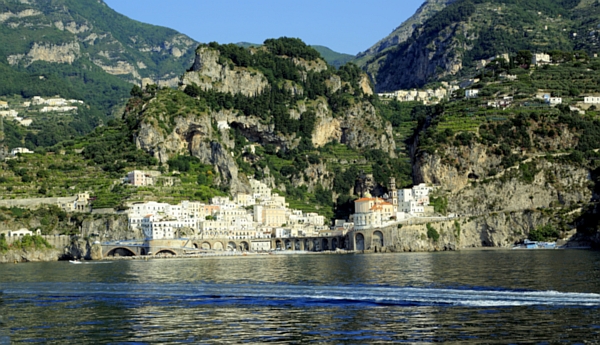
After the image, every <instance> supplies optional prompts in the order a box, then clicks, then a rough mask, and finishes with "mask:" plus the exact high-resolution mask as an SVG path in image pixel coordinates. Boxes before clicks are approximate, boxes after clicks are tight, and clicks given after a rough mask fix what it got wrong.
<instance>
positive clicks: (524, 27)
mask: <svg viewBox="0 0 600 345" xmlns="http://www.w3.org/2000/svg"><path fill="white" fill-rule="evenodd" d="M550 3H551V4H550ZM578 3H579V6H577V5H578ZM530 5H531V4H529V3H523V2H511V3H500V2H497V1H491V0H484V1H473V2H471V1H443V0H442V1H427V2H426V3H425V4H424V5H423V6H422V7H421V8H420V9H419V11H417V13H416V14H415V15H414V16H413V17H412V18H410V19H409V20H407V21H406V22H405V23H404V24H402V25H401V26H400V27H399V28H398V29H397V30H395V31H394V32H393V33H392V34H391V35H390V36H388V37H386V38H385V39H383V40H382V41H380V42H378V43H377V44H376V45H375V46H373V47H372V48H370V49H369V50H368V51H366V52H365V53H363V54H362V55H359V57H358V63H359V64H360V65H361V66H364V68H365V69H366V70H367V71H368V73H369V75H370V76H371V77H372V79H373V80H374V82H375V85H376V89H377V91H378V92H386V91H395V90H399V89H409V88H414V87H421V86H423V85H425V84H427V83H430V82H433V81H437V80H439V79H440V78H444V77H448V76H455V75H456V76H459V77H460V76H467V75H470V74H472V73H474V71H475V69H476V65H477V62H478V61H481V60H485V59H490V58H492V57H495V56H498V55H500V54H505V53H509V54H514V53H516V52H517V51H519V50H525V49H526V50H531V51H546V52H547V51H552V50H555V49H558V50H563V51H573V50H577V49H582V47H585V49H586V50H588V51H593V49H594V48H592V47H594V46H595V45H596V44H597V42H596V38H595V36H594V35H593V33H592V32H593V31H592V30H594V29H593V28H592V27H591V26H589V25H588V24H587V23H589V22H593V21H595V20H596V16H597V8H596V7H595V5H594V4H593V3H592V2H587V1H576V2H569V3H567V2H563V3H560V4H555V3H552V2H548V6H544V5H541V6H530ZM550 6H553V8H549V7H550ZM576 6H577V7H576ZM584 23H586V24H584ZM533 28H543V29H540V31H539V32H538V31H536V30H537V29H535V30H534V29H533ZM574 32H586V33H590V34H586V35H581V34H578V35H573V33H574ZM517 33H521V34H517ZM508 37H510V39H508Z"/></svg>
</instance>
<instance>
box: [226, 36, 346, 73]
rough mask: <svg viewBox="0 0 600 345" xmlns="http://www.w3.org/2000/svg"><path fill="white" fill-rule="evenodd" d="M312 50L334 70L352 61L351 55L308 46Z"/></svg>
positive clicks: (256, 45) (249, 44) (245, 46)
mask: <svg viewBox="0 0 600 345" xmlns="http://www.w3.org/2000/svg"><path fill="white" fill-rule="evenodd" d="M236 45H237V46H240V47H242V48H250V47H260V46H261V45H262V44H256V43H249V42H238V43H236ZM310 47H311V48H313V49H314V50H316V51H318V52H319V54H321V57H322V58H323V60H325V61H326V62H327V63H328V64H330V65H332V66H333V67H335V68H340V66H342V65H345V64H346V63H347V62H350V61H352V60H353V59H354V56H353V55H350V54H344V53H338V52H336V51H333V50H331V49H330V48H327V47H325V46H319V45H313V46H310Z"/></svg>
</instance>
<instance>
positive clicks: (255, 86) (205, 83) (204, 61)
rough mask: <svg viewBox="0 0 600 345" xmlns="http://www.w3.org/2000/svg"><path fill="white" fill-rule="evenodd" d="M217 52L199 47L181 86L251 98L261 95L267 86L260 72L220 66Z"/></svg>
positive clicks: (225, 65)
mask: <svg viewBox="0 0 600 345" xmlns="http://www.w3.org/2000/svg"><path fill="white" fill-rule="evenodd" d="M220 55H221V54H220V53H219V51H217V50H215V49H211V48H209V47H199V48H198V49H197V50H196V58H195V60H194V65H193V66H192V68H191V70H190V71H189V72H186V73H185V74H184V75H183V78H182V80H181V82H182V84H183V85H192V84H196V85H197V86H199V87H201V88H202V89H204V90H213V89H214V90H216V91H219V92H225V93H231V94H238V93H239V94H242V95H244V96H248V97H252V96H256V95H258V94H260V93H262V92H263V91H264V90H265V88H266V87H267V86H268V85H269V83H268V82H267V78H266V77H265V76H264V75H263V74H262V73H260V72H258V71H255V70H252V71H251V70H249V69H247V68H243V67H237V66H233V65H229V64H220V63H219V57H220Z"/></svg>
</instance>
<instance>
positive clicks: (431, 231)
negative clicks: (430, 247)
mask: <svg viewBox="0 0 600 345" xmlns="http://www.w3.org/2000/svg"><path fill="white" fill-rule="evenodd" d="M426 226H427V238H429V239H431V240H433V241H434V242H437V241H438V240H439V239H440V234H439V233H438V232H437V230H436V229H435V228H434V227H433V226H431V224H429V223H427V225H426Z"/></svg>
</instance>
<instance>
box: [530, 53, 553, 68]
mask: <svg viewBox="0 0 600 345" xmlns="http://www.w3.org/2000/svg"><path fill="white" fill-rule="evenodd" d="M550 62H552V60H551V59H550V55H549V54H544V53H541V54H533V56H532V57H531V64H532V65H535V66H538V65H542V64H548V63H550Z"/></svg>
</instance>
